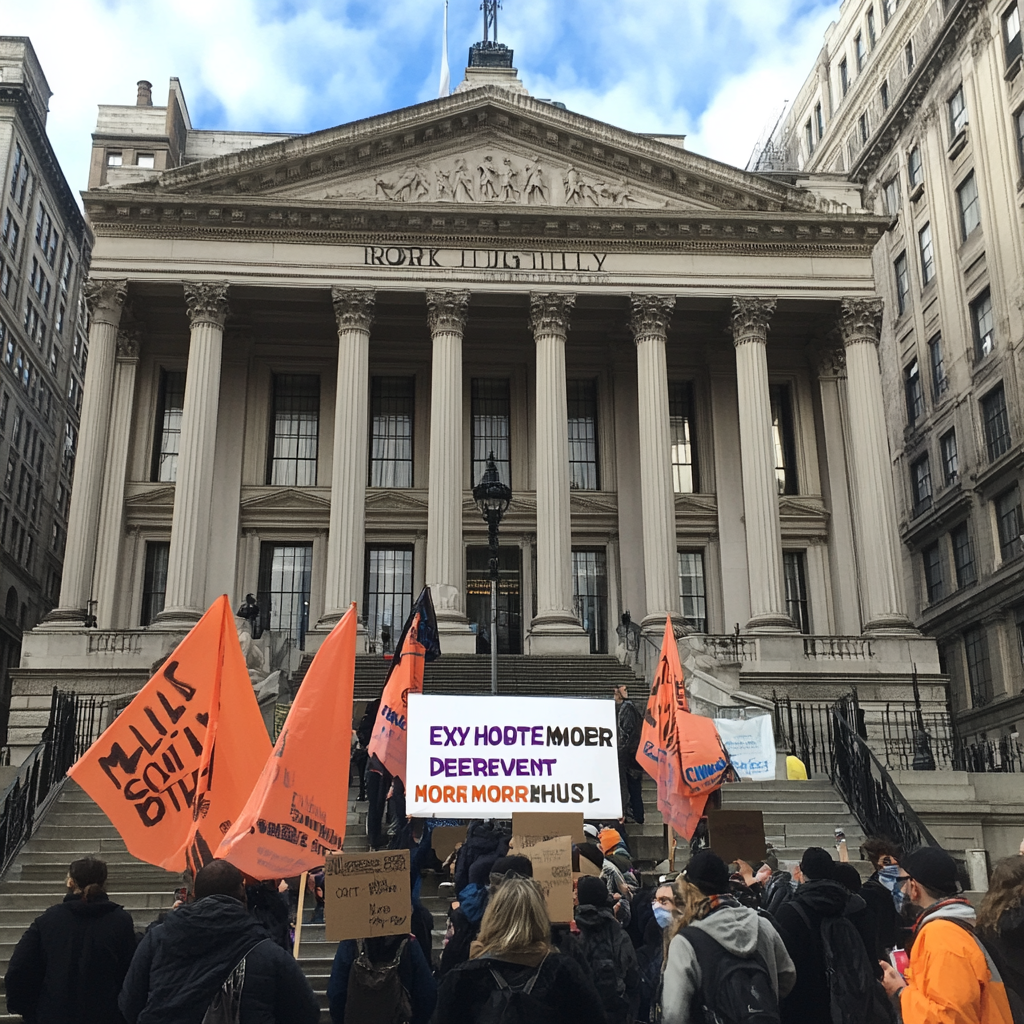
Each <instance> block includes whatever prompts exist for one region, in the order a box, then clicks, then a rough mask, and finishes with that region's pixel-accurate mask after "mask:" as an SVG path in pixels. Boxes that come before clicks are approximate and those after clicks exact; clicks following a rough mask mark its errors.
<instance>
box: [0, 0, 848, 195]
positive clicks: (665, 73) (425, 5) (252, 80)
mask: <svg viewBox="0 0 1024 1024" xmlns="http://www.w3.org/2000/svg"><path fill="white" fill-rule="evenodd" d="M443 6H444V5H443V0H390V2H389V0H160V2H153V0H35V2H34V3H33V4H31V5H30V4H28V3H24V4H18V5H16V7H17V8H18V9H14V10H11V7H15V5H14V4H11V5H10V6H9V7H8V10H7V11H6V12H5V14H4V17H3V18H2V19H0V31H3V32H4V33H5V34H14V35H28V36H30V37H31V38H32V41H33V44H34V45H35V47H36V51H37V53H38V54H39V57H40V60H41V61H42V63H43V67H44V70H45V72H46V75H47V78H48V80H49V83H50V87H51V89H53V91H54V97H53V99H52V100H51V103H50V109H51V113H50V120H49V132H50V137H51V139H52V140H53V142H54V146H55V148H56V150H57V155H58V157H59V158H60V160H61V163H62V165H63V167H64V171H65V174H66V175H67V177H68V180H69V181H70V183H71V185H72V187H73V188H75V189H79V188H82V187H84V184H85V180H86V176H87V168H88V154H89V146H90V139H89V135H90V132H91V131H92V129H93V127H94V125H95V121H96V107H97V105H98V104H100V103H132V102H134V98H135V82H136V81H137V80H138V79H140V78H148V79H149V80H150V81H152V82H153V86H154V88H153V92H154V101H155V102H156V103H158V104H162V103H163V102H165V101H166V95H167V81H168V78H169V77H170V76H172V75H176V76H178V77H179V78H180V79H181V83H182V86H183V88H184V91H185V96H186V99H187V101H188V104H189V109H190V113H191V115H192V120H193V123H194V124H195V126H196V127H200V128H224V129H233V130H240V131H246V130H250V131H284V132H308V131H315V130H318V129H321V128H327V127H330V126H332V125H336V124H341V123H344V122H346V121H351V120H355V119H358V118H361V117H367V116H371V115H373V114H377V113H381V112H384V111H387V110H392V109H395V108H397V107H402V106H407V105H409V104H411V103H418V102H421V101H423V100H428V99H432V98H434V97H435V96H436V95H437V87H438V79H439V68H440V58H441V26H442V16H443ZM838 13H839V3H838V2H828V3H816V2H814V0H773V2H766V0H646V2H644V0H505V5H504V8H503V10H502V11H501V12H500V13H499V27H500V38H501V40H502V41H503V42H505V43H507V44H508V45H509V46H512V47H514V48H515V52H516V66H517V67H518V68H519V74H520V77H521V78H522V80H523V81H524V83H525V84H526V86H527V88H528V89H529V90H530V92H531V93H532V94H533V95H534V96H538V97H547V98H552V99H557V100H560V101H562V102H563V103H565V104H566V105H567V106H568V107H569V108H570V109H571V110H575V111H578V112H579V113H582V114H587V115H589V116H591V117H596V118H598V119H600V120H603V121H608V122H610V123H612V124H616V125H619V126H621V127H624V128H631V129H634V130H636V131H643V132H665V133H672V134H686V135H687V136H688V138H687V147H688V148H690V149H693V150H695V151H697V152H700V153H704V154H706V155H708V156H712V157H715V158H716V159H719V160H724V161H726V162H729V163H734V164H738V165H740V166H742V165H743V164H744V163H745V162H746V160H747V157H748V156H749V154H750V151H751V150H752V148H753V147H754V144H755V143H756V142H757V139H758V137H759V136H760V135H761V133H762V131H763V130H764V128H765V126H766V124H768V123H769V122H771V121H773V120H774V118H775V117H776V116H777V115H778V113H779V111H780V110H781V108H782V104H783V102H784V101H785V100H787V99H791V98H792V97H793V96H794V95H795V94H796V91H797V89H798V88H799V86H800V84H801V83H802V82H803V80H804V78H805V77H806V76H807V75H808V74H809V73H810V71H811V69H812V67H813V65H814V61H815V58H816V56H817V54H818V52H819V51H820V49H821V46H822V42H823V38H824V32H825V29H826V27H827V26H828V24H829V22H830V21H832V20H833V19H834V18H836V17H837V16H838ZM481 33H482V20H481V14H480V10H479V0H450V5H449V33H448V38H449V48H450V64H451V72H452V85H453V86H454V85H455V84H456V83H457V82H458V81H460V80H461V78H462V73H463V69H464V67H465V62H466V55H467V50H468V47H469V45H470V44H471V43H473V42H474V41H476V40H477V39H479V38H480V36H481Z"/></svg>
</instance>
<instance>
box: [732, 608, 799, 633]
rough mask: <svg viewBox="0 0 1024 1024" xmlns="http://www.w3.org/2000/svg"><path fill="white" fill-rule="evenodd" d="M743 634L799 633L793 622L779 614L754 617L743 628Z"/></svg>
mask: <svg viewBox="0 0 1024 1024" xmlns="http://www.w3.org/2000/svg"><path fill="white" fill-rule="evenodd" d="M744 632H745V633H799V632H800V631H799V630H798V629H797V628H796V626H795V625H794V623H793V620H792V619H791V618H790V617H789V616H788V615H783V614H782V613H781V612H766V613H765V614H763V615H754V616H753V617H752V618H751V619H750V620H749V621H748V622H747V624H746V626H745V627H744Z"/></svg>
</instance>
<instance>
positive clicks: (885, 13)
mask: <svg viewBox="0 0 1024 1024" xmlns="http://www.w3.org/2000/svg"><path fill="white" fill-rule="evenodd" d="M895 6H896V3H895V0H882V24H883V25H888V24H889V19H890V18H891V17H892V12H893V8H895Z"/></svg>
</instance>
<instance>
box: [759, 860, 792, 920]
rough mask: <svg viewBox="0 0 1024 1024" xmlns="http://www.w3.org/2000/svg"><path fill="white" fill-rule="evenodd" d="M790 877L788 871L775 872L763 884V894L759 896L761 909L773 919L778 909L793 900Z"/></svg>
mask: <svg viewBox="0 0 1024 1024" xmlns="http://www.w3.org/2000/svg"><path fill="white" fill-rule="evenodd" d="M792 877H793V876H792V875H790V873H789V872H788V871H776V872H774V873H773V874H772V877H771V878H769V879H768V882H767V883H766V884H765V887H764V893H763V895H762V896H761V909H762V910H764V911H766V912H767V913H768V914H770V915H771V916H772V917H773V918H774V917H775V915H776V914H777V913H778V912H779V907H782V906H784V905H785V904H787V903H788V902H789V901H790V900H791V899H792V898H793V895H794V893H795V891H796V890H795V889H794V888H793V886H792V884H791V883H792Z"/></svg>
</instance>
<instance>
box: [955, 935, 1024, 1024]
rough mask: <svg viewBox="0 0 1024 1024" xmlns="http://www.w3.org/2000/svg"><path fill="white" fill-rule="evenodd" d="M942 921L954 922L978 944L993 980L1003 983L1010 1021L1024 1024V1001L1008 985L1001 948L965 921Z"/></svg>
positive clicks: (1014, 1023) (1015, 1023)
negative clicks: (1008, 1005)
mask: <svg viewBox="0 0 1024 1024" xmlns="http://www.w3.org/2000/svg"><path fill="white" fill-rule="evenodd" d="M936 920H938V918H936ZM942 920H946V921H952V923H953V924H955V925H956V926H957V927H958V928H962V929H963V930H964V931H965V932H967V933H969V934H970V936H971V937H972V938H973V939H974V941H975V942H976V943H977V944H978V948H979V949H980V950H981V951H982V953H984V954H985V961H986V963H987V964H988V969H989V973H990V974H991V975H992V980H993V981H995V982H1002V983H1003V989H1004V991H1005V992H1006V1001H1007V1002H1008V1003H1009V1004H1010V1019H1011V1020H1012V1021H1013V1024H1024V999H1022V998H1021V996H1020V994H1019V993H1017V992H1016V991H1014V990H1013V989H1012V988H1010V986H1009V985H1007V984H1006V981H1005V977H1006V974H1007V970H1006V961H1005V960H1004V959H1003V954H1002V953H1001V952H1000V950H999V947H998V946H996V945H995V944H994V943H991V942H989V941H988V940H987V939H986V938H985V936H984V935H982V934H981V933H980V932H978V931H976V930H975V929H974V928H972V927H971V925H969V924H967V923H966V922H965V921H957V920H955V919H953V918H948V917H947V918H943V919H942Z"/></svg>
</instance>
